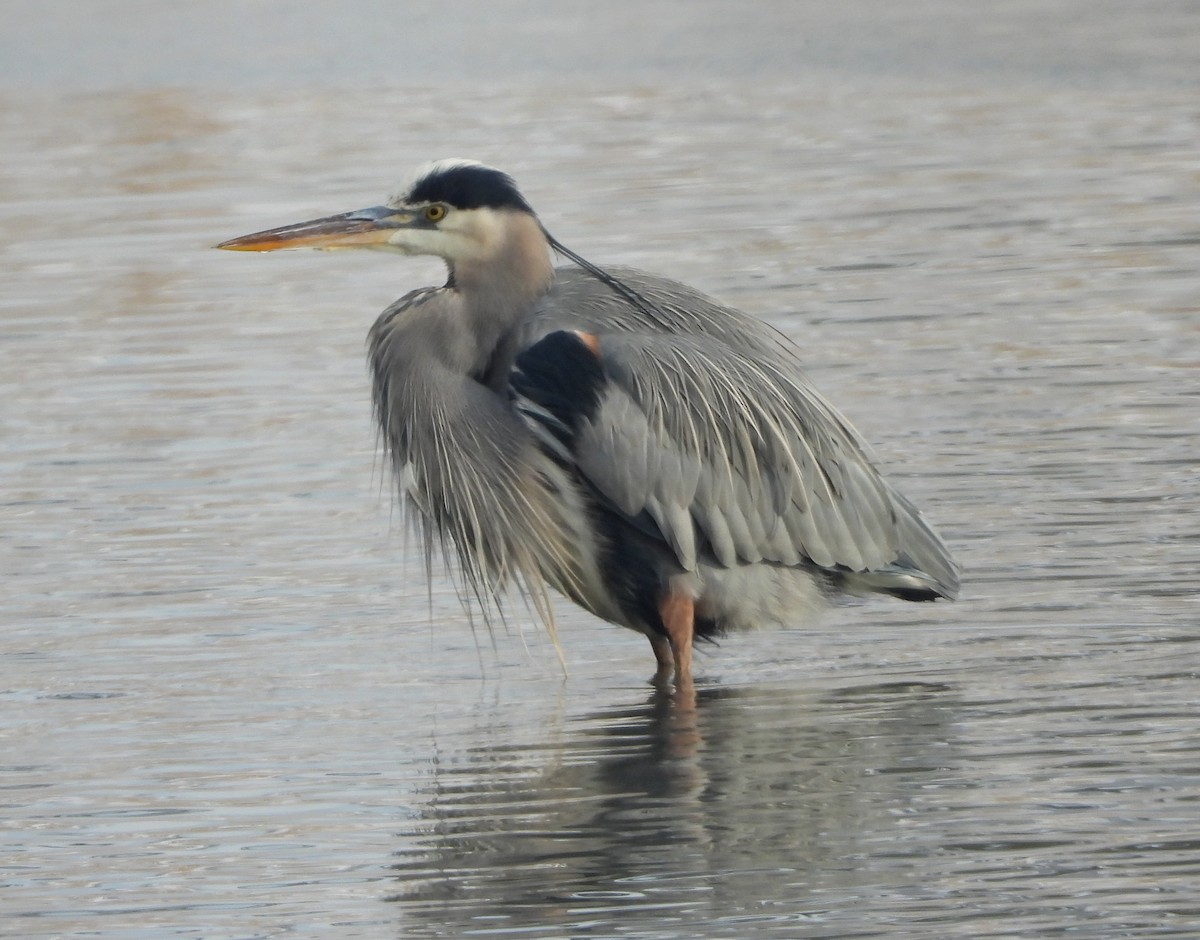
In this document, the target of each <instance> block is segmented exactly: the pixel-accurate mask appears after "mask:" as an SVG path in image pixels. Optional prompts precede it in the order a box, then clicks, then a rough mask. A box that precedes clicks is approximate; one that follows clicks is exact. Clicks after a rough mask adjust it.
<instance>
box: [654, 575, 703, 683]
mask: <svg viewBox="0 0 1200 940" xmlns="http://www.w3.org/2000/svg"><path fill="white" fill-rule="evenodd" d="M658 613H659V616H660V617H661V618H662V623H663V627H664V628H665V629H666V631H667V643H668V644H669V645H670V648H671V657H672V659H673V660H674V663H675V688H676V689H683V688H685V687H686V688H691V686H692V637H693V635H694V634H695V632H696V602H695V601H693V600H692V598H691V597H690V596H689V595H687V594H685V593H683V592H681V591H671V592H670V593H669V594H667V596H666V597H664V598H663V600H662V603H660V604H659V607H658ZM654 654H655V656H657V657H658V665H659V669H660V670H661V669H662V668H663V655H662V654H660V653H659V650H658V647H655V650H654Z"/></svg>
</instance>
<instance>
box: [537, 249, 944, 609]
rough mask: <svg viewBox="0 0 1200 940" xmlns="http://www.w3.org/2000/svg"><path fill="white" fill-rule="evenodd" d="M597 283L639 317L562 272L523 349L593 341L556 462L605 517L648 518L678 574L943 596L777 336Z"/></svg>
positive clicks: (668, 292) (845, 427)
mask: <svg viewBox="0 0 1200 940" xmlns="http://www.w3.org/2000/svg"><path fill="white" fill-rule="evenodd" d="M613 273H614V274H617V275H618V276H619V277H620V279H621V281H622V282H624V283H626V284H629V285H631V286H633V287H634V289H635V290H636V291H637V292H638V293H639V294H640V295H641V296H643V297H645V298H646V300H647V301H648V302H649V303H648V304H647V306H648V307H649V308H650V309H649V310H641V309H637V308H634V307H632V306H631V305H630V304H629V303H628V302H626V301H624V300H623V299H622V298H621V297H620V296H618V295H616V294H614V292H613V291H612V289H611V288H609V287H608V286H606V285H604V284H601V283H598V282H597V281H596V280H595V279H594V278H592V277H591V276H590V275H587V274H583V273H581V272H572V271H570V270H569V269H566V270H560V272H559V275H558V282H557V283H556V285H555V289H554V291H553V292H552V294H551V295H550V298H549V301H548V302H547V303H546V304H545V305H544V306H543V307H542V309H541V310H540V311H538V312H537V313H535V314H534V316H533V317H531V318H530V320H529V321H527V323H526V326H525V329H526V331H527V333H526V336H527V338H526V344H528V343H530V342H531V340H532V339H533V338H535V337H536V336H537V335H544V334H546V333H547V332H548V331H551V330H555V329H560V328H562V327H568V328H570V329H576V330H583V331H587V332H592V333H595V334H596V335H598V337H599V357H600V367H601V371H602V381H600V382H599V383H598V386H597V392H596V396H595V399H596V400H595V402H594V403H593V404H591V405H589V406H588V407H586V408H583V409H576V413H577V417H575V418H573V419H572V420H573V425H574V427H573V431H572V433H571V435H570V441H569V447H568V449H569V451H570V454H569V457H570V459H571V460H572V461H573V462H574V463H575V465H576V466H577V468H578V470H579V472H580V473H581V474H582V475H583V476H584V477H585V478H586V479H587V480H588V481H589V482H590V483H591V484H592V485H593V486H594V487H595V488H596V489H597V490H598V491H599V492H600V493H601V494H602V495H603V496H604V497H605V498H606V499H607V500H608V501H609V502H610V503H611V504H613V505H614V506H615V507H617V508H618V509H619V510H620V511H621V512H622V513H624V514H626V515H627V516H629V517H631V518H637V517H639V516H642V515H643V513H645V514H649V516H650V517H651V518H652V519H653V520H654V522H655V524H656V525H657V528H658V529H659V531H660V533H661V535H662V537H663V539H664V540H665V541H666V542H667V543H668V544H669V545H670V546H671V548H672V549H673V550H674V552H675V554H676V556H677V557H678V559H679V561H680V564H681V565H682V566H683V567H684V568H686V569H689V570H690V569H694V568H695V566H696V564H697V562H698V560H699V559H700V558H701V557H702V556H703V557H705V558H707V559H709V560H711V561H715V562H716V563H717V564H720V565H723V566H733V565H737V564H745V563H754V562H761V561H766V562H773V563H777V564H782V565H789V566H794V565H800V564H813V565H816V566H818V567H821V568H826V569H830V570H838V571H841V572H845V573H850V574H853V575H854V577H855V580H857V581H858V583H859V584H860V585H861V586H863V587H865V588H867V589H874V590H884V591H891V592H895V593H900V594H901V595H904V594H905V593H906V592H911V593H912V594H913V596H914V597H915V596H918V595H921V594H922V593H924V594H930V592H932V594H934V595H940V596H944V597H953V596H955V595H956V594H957V591H958V569H957V566H956V565H955V563H954V561H953V559H952V558H951V556H950V553H949V551H948V550H947V548H946V546H945V545H944V544H943V542H942V541H941V539H940V538H939V537H938V536H937V534H936V533H934V532H933V530H932V529H931V528H930V527H929V526H928V525H927V524H926V522H925V521H924V519H923V518H922V517H921V514H920V513H919V512H918V510H917V509H916V508H915V507H914V506H913V505H912V503H910V502H909V501H908V500H907V499H905V498H904V496H902V495H901V494H900V493H898V492H897V491H896V490H895V489H893V488H892V487H891V486H890V485H889V484H888V483H887V482H886V481H885V480H884V479H883V477H882V476H881V475H880V473H879V471H878V470H877V469H876V468H875V466H874V465H873V463H872V461H871V459H870V457H869V456H868V451H867V447H866V445H865V444H864V443H863V442H862V440H861V438H860V437H859V436H858V434H857V433H856V432H855V431H854V430H853V428H851V427H850V425H849V424H848V423H847V422H846V421H845V419H844V418H842V417H841V415H839V414H838V413H837V411H836V410H835V409H834V408H833V407H832V406H831V405H830V404H829V403H828V402H827V401H826V400H825V399H824V398H823V397H822V396H821V395H820V394H819V393H818V392H817V391H816V390H815V389H814V388H813V386H812V385H811V384H810V383H809V382H808V381H807V380H806V379H805V378H804V376H803V374H802V373H801V371H800V367H799V362H798V359H797V357H796V354H795V351H794V347H793V346H792V345H791V344H790V343H789V342H788V341H787V340H786V339H785V338H784V337H782V336H781V335H780V334H778V333H777V332H776V331H775V330H773V329H772V328H771V327H770V326H769V325H767V324H765V323H763V322H762V321H760V320H757V319H755V318H753V317H750V316H748V315H747V314H744V313H742V312H741V311H738V310H735V309H732V308H729V307H724V306H722V305H720V304H718V303H716V302H715V301H713V300H711V299H710V298H708V297H706V296H704V295H703V294H700V293H699V292H697V291H694V290H693V289H691V288H688V287H686V286H685V285H682V284H678V283H677V282H673V281H669V280H667V279H664V278H658V277H655V276H653V275H646V274H642V273H641V272H636V271H628V270H621V269H615V270H614V271H613ZM523 345H525V344H523ZM526 349H527V353H526V354H525V355H528V353H530V352H533V351H534V350H532V349H530V348H529V346H528V345H526ZM559 355H561V347H560V349H559ZM566 381H567V382H569V381H571V378H570V377H568V378H567V379H566ZM564 443H567V442H566V441H564V440H562V439H561V435H560V440H559V442H558V444H557V445H556V446H557V447H558V449H559V450H560V452H561V451H562V449H563V444H564Z"/></svg>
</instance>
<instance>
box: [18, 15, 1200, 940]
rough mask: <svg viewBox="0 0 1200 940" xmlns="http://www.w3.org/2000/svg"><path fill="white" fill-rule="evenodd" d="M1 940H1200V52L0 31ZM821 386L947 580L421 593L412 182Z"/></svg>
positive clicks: (663, 27)
mask: <svg viewBox="0 0 1200 940" xmlns="http://www.w3.org/2000/svg"><path fill="white" fill-rule="evenodd" d="M3 22H4V27H3V30H2V31H0V221H2V225H0V318H2V320H0V578H2V579H3V584H4V591H3V592H0V787H3V790H4V793H5V795H6V799H5V813H4V820H3V822H0V845H2V846H3V851H2V852H0V884H3V890H2V891H0V916H3V918H4V920H3V921H2V923H3V928H0V932H5V933H11V934H12V935H14V936H28V937H33V936H56V937H58V936H85V935H86V936H89V937H96V936H111V937H122V938H130V937H143V936H144V937H162V936H197V937H200V936H202V937H206V938H214V937H273V936H282V935H289V936H314V937H315V936H338V937H349V936H361V937H377V936H378V937H393V936H403V937H410V936H448V937H460V936H505V935H511V934H521V935H527V936H545V937H565V936H628V937H653V938H676V937H678V938H684V937H695V936H707V937H751V936H764V937H766V936H774V937H809V936H811V937H821V938H834V937H856V938H862V937H890V936H904V937H906V938H930V940H933V938H938V940H944V938H952V937H972V938H977V937H1025V936H1054V935H1066V934H1072V933H1073V934H1077V935H1081V936H1088V937H1151V936H1153V937H1167V936H1179V937H1188V936H1193V935H1194V933H1195V923H1196V921H1197V919H1198V918H1200V895H1198V893H1197V888H1196V885H1198V884H1200V868H1198V865H1197V862H1196V851H1195V840H1194V838H1193V837H1192V836H1191V835H1190V833H1191V831H1192V830H1193V829H1194V821H1195V820H1194V817H1195V806H1196V802H1197V800H1200V748H1198V746H1197V743H1196V734H1195V702H1196V701H1197V698H1198V696H1200V683H1198V679H1197V677H1198V672H1200V665H1198V660H1197V657H1198V653H1200V650H1198V649H1197V633H1196V622H1197V592H1196V574H1195V573H1196V571H1197V569H1198V567H1200V544H1198V540H1197V525H1196V519H1197V514H1196V513H1197V510H1198V509H1200V505H1198V497H1197V490H1198V486H1197V484H1198V482H1200V473H1198V470H1197V458H1196V440H1197V433H1198V432H1200V408H1198V407H1197V406H1198V402H1197V385H1196V368H1197V366H1198V365H1200V355H1198V354H1197V344H1196V341H1197V337H1198V335H1200V329H1198V326H1197V324H1198V323H1200V320H1198V316H1200V301H1198V300H1197V298H1198V297H1200V264H1198V263H1197V259H1198V256H1200V221H1198V220H1200V157H1198V153H1200V150H1198V146H1197V145H1198V143H1200V105H1198V102H1200V98H1198V97H1197V92H1198V90H1200V52H1197V50H1198V49H1200V41H1198V40H1200V8H1198V7H1197V6H1196V5H1195V4H1194V3H1191V2H1187V0H1179V2H1167V0H1150V2H1145V3H1137V4H1128V3H1126V4H1118V3H1110V2H1088V3H1084V2H1082V0H1060V2H1051V3H1047V2H1013V3H1004V4H992V5H986V6H985V5H977V4H961V3H952V2H949V0H927V2H915V3H906V4H884V3H878V2H868V0H850V2H841V3H838V4H823V3H810V2H795V3H768V2H763V3H742V2H732V0H731V2H716V0H713V2H691V3H680V2H664V0H650V2H644V0H643V2H638V3H631V2H624V0H615V2H580V3H571V4H561V3H560V4H548V3H540V2H526V3H522V2H509V3H491V4H480V3H468V2H439V3H423V2H409V3H395V2H392V3H375V2H365V0H359V2H354V0H350V2H343V3H339V4H337V5H336V6H335V5H333V4H309V5H300V4H295V3H284V2H274V0H253V2H243V3H233V2H220V0H218V2H209V3H205V4H190V5H183V4H175V5H169V4H150V3H142V2H116V0H96V2H91V3H70V2H64V0H49V2H39V3H32V2H20V0H10V2H8V3H6V4H5V5H4V8H3ZM447 156H461V157H474V158H477V159H480V160H483V161H485V162H489V163H492V164H494V165H497V166H500V167H501V168H503V169H505V170H507V171H508V172H510V173H512V174H513V175H514V176H515V177H516V179H517V181H518V183H519V184H520V185H521V187H522V190H523V191H524V193H525V194H526V195H527V196H528V198H529V199H530V201H531V202H532V204H533V205H534V206H535V208H537V209H538V211H539V213H540V215H541V218H542V220H543V222H544V223H545V224H546V226H547V227H548V228H549V230H550V231H552V232H554V234H555V235H556V237H558V238H559V239H560V240H561V241H562V242H564V243H565V244H567V245H569V246H571V247H572V248H573V249H574V250H576V251H578V252H580V253H581V254H583V255H584V256H585V257H588V258H589V259H591V260H593V261H595V262H597V263H600V264H633V265H637V266H640V267H644V268H647V269H650V270H655V271H658V272H660V273H664V274H668V275H671V276H674V277H677V278H679V279H681V280H684V281H687V282H689V283H692V284H695V285H696V286H698V287H700V288H702V289H704V290H706V291H708V292H710V293H713V294H716V295H717V296H719V297H720V298H722V299H723V300H726V301H728V302H731V303H734V304H737V305H740V306H742V307H744V308H745V309H747V310H750V311H752V312H754V313H756V314H758V315H760V316H762V317H764V318H766V319H769V320H770V321H771V322H773V323H774V324H776V325H777V326H778V327H779V328H780V329H781V330H783V331H784V332H786V333H788V334H789V335H790V336H792V337H793V338H795V339H796V340H797V342H798V343H799V344H800V345H801V347H802V349H803V350H804V353H805V358H806V362H807V365H808V370H809V373H810V375H811V377H812V378H813V380H814V381H815V382H816V383H817V385H818V386H819V387H820V388H821V389H822V390H823V391H824V392H825V393H826V394H827V395H828V397H829V398H830V399H831V400H832V401H833V402H834V403H835V404H836V405H837V406H838V407H839V408H840V409H842V410H843V411H844V412H845V413H846V415H847V416H848V417H849V418H850V419H851V421H853V422H854V423H855V424H856V425H857V427H858V428H859V430H860V431H862V432H863V434H864V435H865V436H866V437H867V438H868V439H869V440H870V441H871V442H872V443H873V444H874V445H875V447H876V450H877V452H878V455H879V458H880V460H881V462H882V463H883V465H884V467H885V468H886V470H887V472H888V474H889V476H891V477H892V478H893V479H895V480H896V482H897V483H898V484H899V486H900V487H901V489H903V490H904V491H905V492H906V493H907V494H908V495H909V496H910V497H911V498H912V499H913V500H914V501H915V502H916V503H917V504H918V505H920V506H922V507H923V508H924V510H925V512H926V515H927V516H928V517H929V518H930V519H931V521H933V523H934V524H935V525H936V526H937V527H938V528H939V530H940V531H941V532H942V533H943V534H944V535H945V536H946V538H947V540H948V541H949V543H950V544H951V545H952V546H953V547H954V549H955V551H956V553H957V554H958V556H959V558H960V560H961V561H962V562H963V565H964V569H965V570H964V589H963V597H962V599H961V600H960V601H959V602H957V603H956V604H952V605H951V604H937V605H921V606H920V607H917V606H914V605H902V604H899V603H888V602H887V601H883V600H880V601H871V602H869V603H866V604H863V605H860V606H855V607H849V608H840V609H835V610H833V611H830V612H829V613H828V614H827V615H826V616H825V618H824V619H822V620H820V621H818V622H810V623H797V624H796V625H795V627H794V628H793V629H788V630H785V631H782V632H762V633H756V634H751V635H748V636H744V637H734V638H730V639H729V640H727V641H726V642H724V643H723V644H722V645H721V646H720V647H719V648H717V649H714V650H709V651H707V652H706V653H703V654H702V655H701V656H700V659H699V662H698V674H699V676H700V678H699V695H700V703H699V708H698V709H697V712H696V714H695V715H694V716H690V717H689V716H683V715H680V714H679V713H678V712H677V711H676V710H674V709H673V708H672V706H671V703H670V702H669V701H666V700H663V699H661V698H660V697H658V696H656V695H655V694H654V693H653V692H652V691H651V690H650V688H649V686H648V685H647V684H646V680H647V679H648V677H649V675H650V673H651V671H652V670H651V661H650V657H649V653H648V650H647V649H646V645H645V642H644V640H643V639H642V638H640V637H637V636H635V635H633V634H631V633H628V632H626V631H622V630H620V629H618V628H615V627H611V626H608V625H605V624H601V623H597V622H595V621H594V620H592V619H591V618H589V617H588V616H587V615H585V614H583V613H581V612H579V611H577V610H574V609H572V608H570V607H569V606H568V605H565V604H564V605H561V609H560V612H559V619H560V634H561V638H562V645H563V650H564V654H565V657H566V660H567V666H568V671H569V674H568V675H566V676H564V674H563V671H562V669H561V668H560V666H559V665H558V660H557V657H556V655H555V652H554V650H553V647H552V646H551V644H550V643H549V641H548V640H547V639H546V637H545V636H544V635H543V634H542V632H541V631H540V630H539V628H538V627H537V626H536V625H535V623H534V622H533V620H532V618H531V617H530V616H529V615H528V613H527V611H526V610H525V609H524V607H523V606H522V604H521V603H520V602H519V601H516V602H514V603H513V604H512V605H511V606H510V609H509V612H508V613H509V616H508V617H507V619H506V622H504V623H497V624H494V625H492V626H491V627H490V628H489V627H488V626H487V625H485V624H483V623H482V622H481V621H480V620H479V619H478V618H475V619H474V620H472V619H471V618H469V617H468V616H467V615H466V614H465V613H464V611H463V608H462V606H461V605H460V603H459V601H458V598H457V596H456V592H455V589H454V584H453V581H452V580H451V579H450V578H448V577H446V576H445V575H444V574H443V573H442V571H441V569H440V566H438V565H435V572H434V574H435V577H434V581H433V584H432V586H427V584H426V578H425V571H424V566H423V564H422V559H421V555H420V552H419V551H418V550H416V548H415V546H413V545H412V544H410V542H409V540H408V539H407V538H406V536H405V533H404V528H403V526H402V524H401V520H400V516H399V513H398V511H397V509H396V507H395V505H394V502H395V501H394V500H393V498H392V496H391V488H392V487H391V482H390V480H389V477H388V470H387V468H386V466H385V465H384V464H383V462H382V457H381V455H380V454H379V453H378V451H377V449H376V441H375V438H374V430H373V427H372V424H371V415H370V408H369V386H368V381H367V376H366V370H365V366H364V362H363V351H364V339H365V335H366V331H367V329H368V328H369V326H370V324H371V322H372V321H373V319H374V317H375V316H376V315H377V313H378V311H380V310H382V309H383V307H385V306H386V305H387V304H388V303H389V302H391V301H392V300H393V299H395V298H396V297H397V296H399V295H400V294H402V293H404V292H406V291H407V290H410V289H412V288H415V287H419V286H423V285H426V284H432V283H439V282H440V279H441V278H443V277H444V273H443V271H442V270H441V269H440V266H439V265H438V264H437V263H436V262H433V261H431V260H429V259H412V260H409V259H399V258H392V257H387V256H380V255H369V254H367V253H364V256H355V255H353V254H350V255H343V254H334V255H322V254H305V253H292V254H286V255H262V256H256V255H246V256H235V255H230V254H227V253H223V252H215V251H211V250H209V249H210V246H211V245H213V244H215V243H216V242H218V241H221V240H223V239H225V238H229V237H232V236H234V235H239V234H243V233H245V232H249V231H254V230H258V229H262V228H266V227H269V226H274V225H279V224H283V223H287V222H292V221H298V220H301V219H305V218H310V217H313V216H316V215H323V214H327V213H331V212H337V211H343V210H349V209H354V208H358V207H360V206H366V205H372V204H375V203H378V202H379V201H380V200H381V199H382V198H383V197H384V196H385V195H386V194H387V193H388V192H389V191H391V189H392V188H393V187H394V186H395V185H396V183H397V182H398V181H399V180H400V179H402V178H403V177H404V176H405V175H406V174H407V173H408V171H409V170H410V169H412V168H413V167H414V166H416V165H418V164H420V163H423V162H425V161H427V160H430V159H435V158H440V157H447Z"/></svg>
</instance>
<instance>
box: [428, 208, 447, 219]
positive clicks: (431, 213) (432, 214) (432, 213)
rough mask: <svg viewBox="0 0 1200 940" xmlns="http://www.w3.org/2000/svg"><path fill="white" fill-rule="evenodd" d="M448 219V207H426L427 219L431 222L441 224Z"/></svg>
mask: <svg viewBox="0 0 1200 940" xmlns="http://www.w3.org/2000/svg"><path fill="white" fill-rule="evenodd" d="M445 217H446V207H445V206H441V205H433V206H426V207H425V218H426V219H428V220H429V221H430V222H440V221H442V219H444V218H445Z"/></svg>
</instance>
